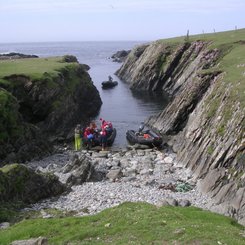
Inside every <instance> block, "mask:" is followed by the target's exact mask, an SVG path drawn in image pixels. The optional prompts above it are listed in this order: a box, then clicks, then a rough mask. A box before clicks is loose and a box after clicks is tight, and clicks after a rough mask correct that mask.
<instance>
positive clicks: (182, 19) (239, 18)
mask: <svg viewBox="0 0 245 245" xmlns="http://www.w3.org/2000/svg"><path fill="white" fill-rule="evenodd" d="M235 26H237V28H245V0H120V1H119V0H70V1H68V0H67V1H65V0H42V1H39V0H0V31H1V35H0V42H2V43H3V42H32V41H34V42H38V41H110V40H113V41H114V40H135V41H141V40H142V41H151V40H156V39H161V38H168V37H174V36H181V35H185V34H186V32H187V30H189V32H190V34H197V33H202V32H205V33H207V32H213V31H214V29H215V31H216V32H218V31H225V30H231V29H234V28H235Z"/></svg>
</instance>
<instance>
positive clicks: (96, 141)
mask: <svg viewBox="0 0 245 245" xmlns="http://www.w3.org/2000/svg"><path fill="white" fill-rule="evenodd" d="M100 120H101V126H100V128H99V129H98V128H97V126H96V124H95V122H91V123H90V124H89V126H87V127H86V128H84V129H83V130H82V128H81V125H80V124H78V125H77V126H76V128H75V150H80V149H81V146H82V145H84V146H86V147H87V148H88V149H90V148H91V147H92V146H93V145H101V147H102V151H104V150H105V147H106V146H107V139H108V137H109V136H110V135H111V133H112V131H113V126H112V123H111V122H108V121H105V120H104V119H102V118H100Z"/></svg>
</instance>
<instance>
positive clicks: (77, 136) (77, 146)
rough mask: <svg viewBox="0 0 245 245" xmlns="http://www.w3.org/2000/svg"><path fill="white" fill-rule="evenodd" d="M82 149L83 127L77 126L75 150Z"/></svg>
mask: <svg viewBox="0 0 245 245" xmlns="http://www.w3.org/2000/svg"><path fill="white" fill-rule="evenodd" d="M80 149H81V125H80V124H77V126H76V128H75V150H76V151H78V150H80Z"/></svg>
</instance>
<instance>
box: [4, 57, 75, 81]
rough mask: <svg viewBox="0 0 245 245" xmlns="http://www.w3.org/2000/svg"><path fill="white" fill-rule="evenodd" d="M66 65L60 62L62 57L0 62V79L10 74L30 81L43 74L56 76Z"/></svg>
mask: <svg viewBox="0 0 245 245" xmlns="http://www.w3.org/2000/svg"><path fill="white" fill-rule="evenodd" d="M70 64H77V63H70ZM66 65H67V63H64V62H62V57H51V58H38V59H36V58H35V59H34V58H33V59H32V58H30V59H16V60H1V61H0V78H4V77H5V76H9V75H12V74H17V75H20V74H24V75H26V76H29V77H30V78H31V79H39V78H40V77H42V76H43V74H44V73H49V74H53V75H54V76H55V75H57V74H58V72H56V71H57V70H59V69H61V68H63V67H64V66H66Z"/></svg>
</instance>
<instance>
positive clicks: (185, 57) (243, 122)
mask: <svg viewBox="0 0 245 245" xmlns="http://www.w3.org/2000/svg"><path fill="white" fill-rule="evenodd" d="M243 33H244V30H243ZM217 35H218V34H217ZM234 35H236V34H234V33H233V37H234ZM239 38H240V36H239ZM214 43H215V41H212V40H211V39H209V40H193V41H190V42H182V43H179V44H176V43H174V44H172V45H171V44H165V43H164V42H162V41H158V42H154V43H152V44H150V45H148V46H145V47H144V51H143V52H142V53H141V55H139V56H138V57H136V55H135V51H136V50H137V49H135V50H134V51H132V53H131V54H130V55H129V56H128V59H127V60H126V63H125V64H124V65H123V66H122V67H121V69H120V70H119V71H118V73H117V74H118V75H119V76H120V77H121V78H122V79H124V80H126V81H127V82H129V83H130V85H131V88H133V89H137V90H142V89H144V90H153V91H154V90H155V91H159V90H165V91H167V92H168V93H169V94H170V95H171V96H172V101H171V102H170V103H169V105H168V106H167V107H166V108H165V109H164V111H162V112H161V113H159V114H158V115H156V116H153V117H151V118H150V119H148V120H147V123H148V124H149V125H151V126H152V127H153V128H155V129H157V130H158V131H160V132H161V133H162V134H163V135H166V136H167V137H168V139H169V141H168V144H169V145H171V146H172V148H173V150H174V151H175V152H176V153H177V158H178V159H177V160H178V161H179V162H180V163H182V164H184V165H185V166H186V167H188V168H190V169H191V170H192V171H193V175H194V177H195V178H197V179H199V184H198V186H199V188H201V189H202V191H203V192H206V193H209V194H210V195H211V196H212V197H213V200H214V201H215V202H216V204H217V205H216V207H215V210H216V211H219V212H222V213H226V214H229V215H232V216H234V217H236V218H238V219H239V221H240V222H241V223H243V224H245V106H244V105H245V103H244V98H245V96H244V91H245V79H244V74H245V70H244V67H245V66H244V64H245V60H244V56H242V55H241V54H242V53H243V54H244V52H245V46H244V41H241V40H239V41H237V40H228V41H227V42H226V43H222V44H221V43H219V44H217V45H215V44H214ZM241 91H243V92H241Z"/></svg>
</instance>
